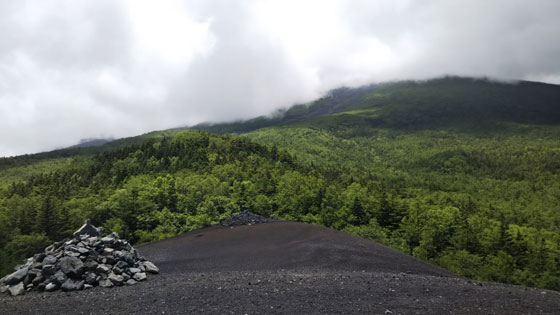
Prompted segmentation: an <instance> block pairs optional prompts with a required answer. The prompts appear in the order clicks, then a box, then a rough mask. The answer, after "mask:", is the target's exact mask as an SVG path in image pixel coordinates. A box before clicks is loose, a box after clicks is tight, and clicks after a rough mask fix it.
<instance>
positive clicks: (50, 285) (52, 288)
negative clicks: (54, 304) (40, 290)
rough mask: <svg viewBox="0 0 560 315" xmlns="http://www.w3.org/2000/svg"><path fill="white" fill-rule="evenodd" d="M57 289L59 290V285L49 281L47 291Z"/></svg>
mask: <svg viewBox="0 0 560 315" xmlns="http://www.w3.org/2000/svg"><path fill="white" fill-rule="evenodd" d="M56 290H58V286H57V285H56V284H54V283H49V284H47V286H46V287H45V291H47V292H52V291H56Z"/></svg>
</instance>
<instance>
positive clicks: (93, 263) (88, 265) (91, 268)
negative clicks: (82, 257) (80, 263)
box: [84, 260, 99, 271]
mask: <svg viewBox="0 0 560 315" xmlns="http://www.w3.org/2000/svg"><path fill="white" fill-rule="evenodd" d="M84 266H85V268H86V270H88V271H94V270H95V269H97V266H99V264H98V263H97V262H96V261H94V260H90V261H87V262H86V263H85V264H84Z"/></svg>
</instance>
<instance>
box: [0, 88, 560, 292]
mask: <svg viewBox="0 0 560 315" xmlns="http://www.w3.org/2000/svg"><path fill="white" fill-rule="evenodd" d="M196 128H198V129H205V130H208V131H212V132H217V133H242V135H240V136H239V135H228V136H219V135H212V134H207V133H205V132H199V131H181V130H168V131H161V132H153V133H150V134H146V135H142V136H138V137H133V138H128V139H120V140H116V141H113V142H110V143H107V144H104V145H102V146H99V147H87V148H73V149H66V150H58V151H53V152H47V153H41V154H36V155H28V156H20V157H14V158H4V159H0V267H1V268H2V269H1V272H2V273H7V272H8V270H9V269H10V268H11V266H13V265H14V264H16V263H17V262H18V260H19V259H22V258H24V257H26V255H30V254H32V253H34V252H35V251H37V249H40V248H41V246H43V245H44V244H48V243H50V242H51V241H55V240H58V239H59V238H62V237H64V236H65V235H68V234H69V232H71V231H72V229H74V228H75V227H76V226H79V225H80V224H81V223H82V222H83V220H84V219H86V218H91V219H92V221H93V223H94V224H96V225H103V226H104V227H105V228H106V229H108V230H114V231H117V232H119V233H120V234H121V235H123V236H124V237H125V238H128V239H129V240H130V241H132V242H133V243H144V242H150V241H154V240H159V239H162V238H166V237H169V236H173V235H176V234H179V233H182V232H184V231H190V230H192V229H195V228H200V227H204V226H208V225H211V224H213V223H217V222H219V221H220V220H221V219H223V218H227V217H228V216H230V215H231V214H234V213H237V212H240V211H243V210H251V211H253V212H256V213H259V214H262V215H266V216H270V217H272V218H278V219H286V220H292V221H300V222H305V223H314V224H318V225H323V226H326V227H331V228H335V229H338V230H344V231H346V232H349V233H352V234H355V235H358V236H361V237H364V238H366V239H370V240H374V241H377V242H381V243H383V244H386V245H388V246H391V247H393V248H396V249H398V250H401V251H403V252H405V253H408V254H411V255H414V256H415V257H417V258H421V259H423V260H426V261H429V262H431V263H433V264H436V265H439V266H442V267H444V268H447V269H449V270H450V271H452V272H454V273H456V274H459V275H462V276H466V277H470V278H474V279H480V280H489V281H499V282H507V283H514V284H523V285H529V286H537V287H543V288H550V289H556V290H559V289H560V203H559V200H560V174H559V172H560V142H559V140H558V139H560V87H559V86H555V85H548V84H541V83H532V82H519V83H515V84H513V83H498V82H492V81H488V80H480V79H468V78H455V77H449V78H442V79H435V80H430V81H425V82H412V81H411V82H395V83H386V84H379V85H372V86H368V87H364V88H359V89H340V90H335V91H333V92H332V93H330V94H329V95H327V96H325V97H324V98H322V99H320V100H317V101H316V102H313V103H311V104H307V105H298V106H295V107H293V108H291V109H288V110H286V111H285V112H284V113H283V115H280V116H278V115H277V116H276V118H263V117H261V118H257V119H254V120H250V121H247V122H236V123H230V124H215V125H200V126H197V127H196Z"/></svg>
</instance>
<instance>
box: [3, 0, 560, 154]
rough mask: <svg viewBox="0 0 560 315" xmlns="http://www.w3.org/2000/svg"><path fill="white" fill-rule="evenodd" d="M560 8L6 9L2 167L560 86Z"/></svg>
mask: <svg viewBox="0 0 560 315" xmlns="http://www.w3.org/2000/svg"><path fill="white" fill-rule="evenodd" d="M558 16H560V1H557V0H533V1H529V0H525V1H519V0H492V1H487V0H464V1H463V0H422V1H420V0H418V1H411V0H410V1H409V0H379V1H376V0H347V1H344V0H317V1H314V0H311V1H307V0H293V1H292V0H278V1H276V0H239V1H229V0H223V1H213V0H200V1H180V0H158V1H145V0H130V1H126V0H81V1H73V0H61V1H54V0H35V1H26V0H3V1H0V156H12V155H19V154H24V153H34V152H41V151H46V150H52V149H55V148H61V147H66V146H70V145H73V144H77V143H78V142H80V140H82V139H90V138H108V137H113V138H120V137H126V136H134V135H138V134H142V133H145V132H149V131H153V130H161V129H168V128H173V127H179V126H189V125H194V124H197V123H201V122H223V121H231V120H238V119H246V118H251V117H255V116H259V115H266V114H269V113H271V112H273V111H275V110H277V109H279V108H286V107H289V106H290V105H293V104H296V103H305V102H309V101H312V100H314V99H316V98H318V97H320V96H321V95H324V93H326V92H328V91H329V90H331V89H333V88H337V87H341V86H347V87H354V86H360V85H364V84H369V83H377V82H383V81H389V80H402V79H426V78H431V77H437V76H441V75H446V74H450V75H461V76H489V77H494V78H497V79H505V80H516V79H522V80H533V81H542V82H548V83H555V84H560V58H559V56H560V31H559V30H560V19H559V18H558Z"/></svg>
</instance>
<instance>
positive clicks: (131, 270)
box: [128, 267, 140, 275]
mask: <svg viewBox="0 0 560 315" xmlns="http://www.w3.org/2000/svg"><path fill="white" fill-rule="evenodd" d="M139 272H140V269H139V268H134V267H132V268H128V273H130V274H131V275H133V274H135V273H139Z"/></svg>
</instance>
